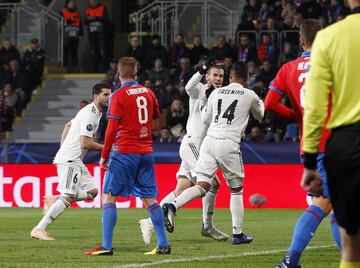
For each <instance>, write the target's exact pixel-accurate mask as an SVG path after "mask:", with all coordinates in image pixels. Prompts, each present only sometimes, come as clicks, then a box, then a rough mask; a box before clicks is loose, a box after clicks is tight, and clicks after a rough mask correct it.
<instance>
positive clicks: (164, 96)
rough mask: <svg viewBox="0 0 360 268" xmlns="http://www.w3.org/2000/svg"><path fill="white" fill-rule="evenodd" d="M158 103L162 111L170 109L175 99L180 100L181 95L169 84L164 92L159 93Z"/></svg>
mask: <svg viewBox="0 0 360 268" xmlns="http://www.w3.org/2000/svg"><path fill="white" fill-rule="evenodd" d="M157 98H158V101H159V106H160V108H161V109H167V108H169V107H170V105H171V103H172V101H173V100H174V99H178V98H180V93H179V91H177V90H176V89H175V87H174V86H173V85H172V84H167V85H166V86H165V89H164V90H161V91H160V92H159V93H158V96H157Z"/></svg>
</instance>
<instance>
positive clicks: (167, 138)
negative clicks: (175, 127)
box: [155, 127, 177, 143]
mask: <svg viewBox="0 0 360 268" xmlns="http://www.w3.org/2000/svg"><path fill="white" fill-rule="evenodd" d="M155 143H177V140H176V139H175V138H174V137H173V136H172V135H171V133H170V129H169V128H167V127H164V128H162V129H161V131H160V137H158V138H157V139H156V140H155Z"/></svg>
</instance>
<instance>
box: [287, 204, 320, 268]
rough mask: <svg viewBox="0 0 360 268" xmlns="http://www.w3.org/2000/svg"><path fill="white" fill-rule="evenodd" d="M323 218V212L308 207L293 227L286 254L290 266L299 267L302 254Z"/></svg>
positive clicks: (317, 208)
mask: <svg viewBox="0 0 360 268" xmlns="http://www.w3.org/2000/svg"><path fill="white" fill-rule="evenodd" d="M325 216H326V214H325V213H324V211H322V209H321V208H319V207H317V206H314V205H311V206H310V207H308V209H307V210H306V211H305V212H304V213H303V214H302V215H301V216H300V218H299V219H298V221H297V223H296V225H295V230H294V234H293V237H292V240H291V245H290V249H289V252H288V257H289V258H290V264H291V265H293V266H295V267H296V266H298V265H299V260H300V256H301V254H302V252H303V251H304V249H305V248H306V246H307V245H308V244H309V242H310V240H311V238H312V237H313V235H314V233H315V231H316V229H317V227H318V226H319V224H320V222H321V221H322V219H323V218H325Z"/></svg>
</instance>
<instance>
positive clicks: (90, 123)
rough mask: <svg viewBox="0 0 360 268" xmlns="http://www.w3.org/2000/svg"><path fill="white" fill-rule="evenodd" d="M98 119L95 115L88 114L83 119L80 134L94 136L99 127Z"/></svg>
mask: <svg viewBox="0 0 360 268" xmlns="http://www.w3.org/2000/svg"><path fill="white" fill-rule="evenodd" d="M96 124H97V120H96V119H94V116H87V117H85V118H83V119H82V120H81V123H80V135H81V136H86V137H90V138H92V137H93V136H94V134H95V131H96V129H97V126H96Z"/></svg>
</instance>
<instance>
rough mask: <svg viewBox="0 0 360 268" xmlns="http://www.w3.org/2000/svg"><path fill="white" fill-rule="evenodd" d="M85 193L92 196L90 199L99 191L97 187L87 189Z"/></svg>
mask: <svg viewBox="0 0 360 268" xmlns="http://www.w3.org/2000/svg"><path fill="white" fill-rule="evenodd" d="M87 193H88V194H89V195H91V196H92V199H94V198H95V197H96V196H97V195H98V193H99V191H98V189H92V190H90V191H88V192H87Z"/></svg>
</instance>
